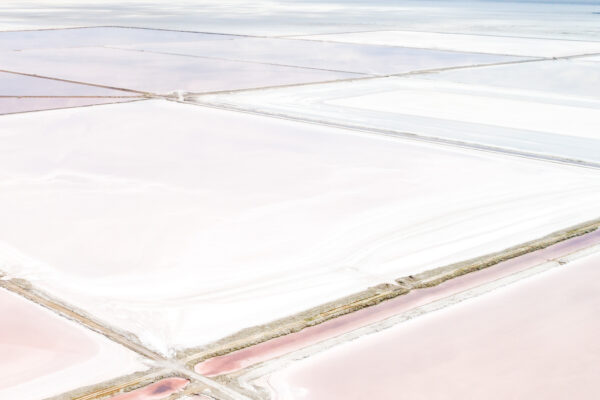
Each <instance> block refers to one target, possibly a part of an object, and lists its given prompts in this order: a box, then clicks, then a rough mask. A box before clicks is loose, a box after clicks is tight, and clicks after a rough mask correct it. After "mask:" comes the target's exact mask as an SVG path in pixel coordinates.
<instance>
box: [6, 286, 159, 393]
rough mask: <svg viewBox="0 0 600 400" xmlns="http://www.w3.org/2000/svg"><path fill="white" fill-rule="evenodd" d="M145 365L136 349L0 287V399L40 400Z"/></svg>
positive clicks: (114, 376) (132, 370)
mask: <svg viewBox="0 0 600 400" xmlns="http://www.w3.org/2000/svg"><path fill="white" fill-rule="evenodd" d="M107 366H108V367H107ZM146 368H147V367H145V366H144V365H143V364H142V363H141V362H139V361H138V356H137V354H135V353H133V352H131V351H129V350H127V349H125V348H124V347H122V346H120V345H117V344H116V343H113V342H111V341H109V340H108V339H106V338H105V337H104V336H102V335H99V334H97V333H95V332H92V331H91V330H89V329H87V328H84V327H83V326H80V325H78V324H76V323H74V322H72V321H69V320H67V319H65V318H62V317H60V316H58V315H56V314H54V313H52V312H51V311H49V310H47V309H45V308H43V307H41V306H39V305H37V304H35V303H33V302H31V301H29V300H27V299H24V298H22V297H20V296H18V295H16V294H14V293H12V292H9V291H7V290H5V289H3V288H0V399H15V400H16V399H18V400H38V399H42V398H47V397H52V396H56V395H59V394H61V393H64V392H67V391H70V390H74V389H77V388H78V387H80V386H86V385H93V384H96V383H98V382H102V381H106V380H109V379H114V378H116V377H118V376H122V375H126V374H131V373H133V372H136V371H139V370H142V369H146Z"/></svg>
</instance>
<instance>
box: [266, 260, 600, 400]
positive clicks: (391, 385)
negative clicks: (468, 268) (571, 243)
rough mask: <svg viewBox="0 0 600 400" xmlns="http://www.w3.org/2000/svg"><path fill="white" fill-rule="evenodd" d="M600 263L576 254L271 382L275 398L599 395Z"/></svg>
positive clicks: (277, 375)
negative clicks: (561, 263) (541, 271)
mask: <svg viewBox="0 0 600 400" xmlns="http://www.w3.org/2000/svg"><path fill="white" fill-rule="evenodd" d="M599 264H600V256H599V255H598V253H595V254H593V255H591V256H588V257H586V258H583V259H579V260H576V261H572V262H571V263H569V264H567V266H565V267H562V268H561V267H558V268H555V269H554V270H551V271H547V272H545V273H544V274H542V275H537V276H534V277H533V278H529V279H525V280H523V281H520V282H517V283H515V284H513V285H509V286H506V287H503V288H500V289H497V290H496V291H494V292H491V293H489V294H487V295H484V296H482V297H477V298H476V299H472V300H467V301H464V302H462V303H460V304H457V305H455V306H452V307H449V308H446V309H444V310H441V311H438V312H433V313H429V314H427V315H424V316H421V317H419V318H417V319H413V320H410V321H407V322H404V323H402V324H399V325H396V326H395V327H392V328H390V329H387V330H384V331H381V332H378V333H374V334H372V335H368V336H363V337H361V338H358V339H356V340H354V341H352V342H347V343H344V344H341V345H339V346H337V347H334V348H331V349H329V350H326V351H324V352H322V353H319V354H316V355H314V356H312V357H309V358H306V359H304V360H300V361H296V362H294V363H293V364H291V365H290V366H289V367H287V368H285V369H281V370H279V371H277V372H275V373H273V374H272V375H270V376H269V377H267V378H266V379H264V380H263V382H265V385H266V387H267V389H268V390H271V391H272V392H273V398H275V399H302V398H310V399H331V398H356V399H358V398H378V399H397V398H398V396H402V397H406V398H411V399H428V400H429V399H448V398H469V399H471V398H472V399H480V398H486V399H507V398H544V399H565V398H580V399H593V398H597V397H598V394H599V389H598V385H597V376H598V374H600V344H599V342H598V340H597V338H598V335H599V334H600V324H599V323H598V318H597V316H598V312H599V311H600V295H599V294H600V290H599V287H598V285H599V284H598V282H600V268H598V265H599ZM341 382H343V384H340V383H341Z"/></svg>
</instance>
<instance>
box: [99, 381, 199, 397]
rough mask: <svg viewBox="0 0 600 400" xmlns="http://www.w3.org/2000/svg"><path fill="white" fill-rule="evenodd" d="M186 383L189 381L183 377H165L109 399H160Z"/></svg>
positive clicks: (181, 387) (178, 389)
mask: <svg viewBox="0 0 600 400" xmlns="http://www.w3.org/2000/svg"><path fill="white" fill-rule="evenodd" d="M188 383H189V381H188V380H187V379H184V378H166V379H162V380H160V381H158V382H155V383H153V384H151V385H148V386H144V387H143V388H140V389H136V390H133V391H131V392H128V393H123V394H120V395H118V396H115V397H111V400H160V399H164V398H167V397H169V396H170V395H172V394H173V393H177V392H179V391H180V390H182V389H183V388H184V387H186V386H187V384H188Z"/></svg>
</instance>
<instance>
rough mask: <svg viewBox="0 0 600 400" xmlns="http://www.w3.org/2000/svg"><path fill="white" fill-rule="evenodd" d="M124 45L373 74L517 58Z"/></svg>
mask: <svg viewBox="0 0 600 400" xmlns="http://www.w3.org/2000/svg"><path fill="white" fill-rule="evenodd" d="M128 48H134V49H141V50H144V51H154V52H164V53H169V54H185V55H193V56H200V57H207V56H208V57H216V58H225V59H233V60H244V61H255V62H263V63H274V64H280V65H281V64H282V65H294V66H300V67H309V68H320V69H328V70H338V71H347V72H357V73H366V74H378V75H379V74H384V75H385V74H397V73H402V72H410V71H417V70H427V69H437V68H447V67H456V66H465V65H476V64H493V63H498V62H509V61H514V60H518V59H521V58H517V57H504V56H491V55H486V54H469V53H458V52H445V51H436V50H424V49H407V48H395V47H388V46H365V45H356V44H344V43H327V42H316V41H308V40H287V39H267V38H240V39H235V40H228V41H226V42H224V41H198V42H187V43H157V44H154V43H149V44H139V45H132V46H128ZM332 54H335V57H332V56H331V55H332Z"/></svg>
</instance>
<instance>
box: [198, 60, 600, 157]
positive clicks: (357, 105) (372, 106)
mask: <svg viewBox="0 0 600 400" xmlns="http://www.w3.org/2000/svg"><path fill="white" fill-rule="evenodd" d="M582 60H583V59H578V60H561V61H549V62H535V63H525V64H513V65H504V66H493V67H486V68H477V69H469V70H464V71H461V70H454V71H445V72H439V73H435V74H426V75H419V76H418V77H413V78H410V79H408V78H387V79H375V80H368V81H362V82H340V83H332V84H326V85H318V86H316V85H315V86H308V87H302V88H294V90H292V88H290V89H286V88H282V89H276V90H275V89H272V90H262V91H257V92H253V93H251V94H250V93H238V94H222V95H212V96H200V97H198V98H196V101H199V102H206V103H209V104H216V105H223V106H230V107H235V108H241V109H248V110H254V111H259V112H267V113H274V114H283V115H288V116H291V117H297V118H306V119H309V120H316V121H325V122H331V123H336V124H342V125H351V126H358V127H365V128H366V129H371V128H373V129H382V130H386V131H392V132H399V133H404V132H408V133H412V134H417V135H421V136H426V137H430V138H431V137H432V138H441V139H443V140H452V141H457V142H466V143H471V144H474V145H483V146H491V147H495V148H500V149H507V150H510V151H523V152H527V153H535V154H541V155H546V156H551V157H559V158H567V159H575V160H583V161H589V162H596V163H599V162H600V134H599V133H598V132H600V119H599V117H598V116H599V115H600V112H598V110H599V109H600V101H599V99H598V96H597V95H596V94H597V93H599V91H600V69H598V68H594V63H587V62H584V61H582ZM475 110H476V111H477V112H475Z"/></svg>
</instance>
